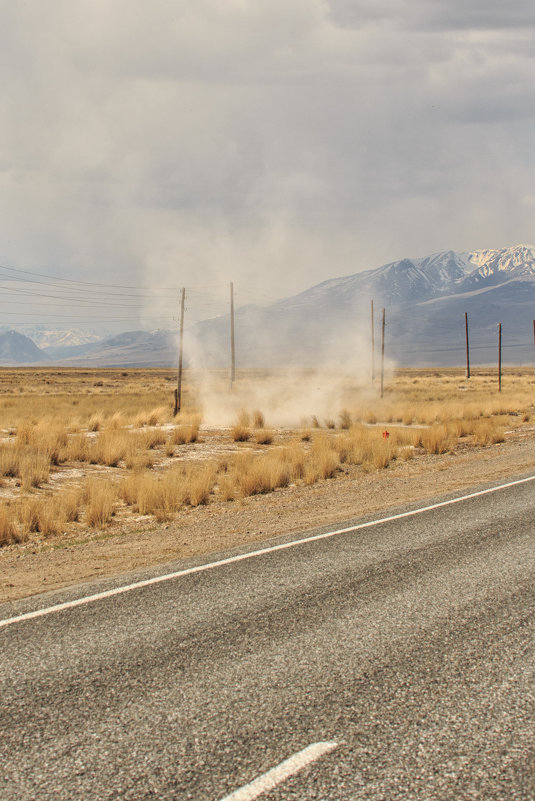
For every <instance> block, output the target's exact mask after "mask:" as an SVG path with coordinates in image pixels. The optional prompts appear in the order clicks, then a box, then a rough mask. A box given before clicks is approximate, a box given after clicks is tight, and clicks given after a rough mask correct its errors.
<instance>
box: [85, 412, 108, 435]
mask: <svg viewBox="0 0 535 801" xmlns="http://www.w3.org/2000/svg"><path fill="white" fill-rule="evenodd" d="M103 424H104V415H103V414H102V413H101V412H97V413H96V414H92V415H91V417H90V418H89V422H88V424H87V430H88V431H100V429H101V428H102V426H103Z"/></svg>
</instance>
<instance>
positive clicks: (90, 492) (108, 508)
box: [84, 478, 118, 528]
mask: <svg viewBox="0 0 535 801" xmlns="http://www.w3.org/2000/svg"><path fill="white" fill-rule="evenodd" d="M117 495H118V493H117V487H116V486H115V484H113V483H112V482H110V481H106V480H105V479H102V478H90V479H88V480H87V482H86V484H85V487H84V500H85V521H86V523H87V525H88V526H91V528H97V527H99V526H104V525H105V524H106V523H109V522H110V520H111V519H112V516H113V513H114V507H115V503H116V500H117Z"/></svg>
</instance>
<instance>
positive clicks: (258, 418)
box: [252, 409, 266, 428]
mask: <svg viewBox="0 0 535 801" xmlns="http://www.w3.org/2000/svg"><path fill="white" fill-rule="evenodd" d="M252 418H253V428H264V426H265V424H266V420H265V417H264V413H263V412H261V411H260V409H255V410H254V411H253V414H252Z"/></svg>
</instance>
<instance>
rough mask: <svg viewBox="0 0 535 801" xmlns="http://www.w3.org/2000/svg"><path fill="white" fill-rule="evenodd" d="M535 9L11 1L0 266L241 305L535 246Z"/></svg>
mask: <svg viewBox="0 0 535 801" xmlns="http://www.w3.org/2000/svg"><path fill="white" fill-rule="evenodd" d="M534 23H535V12H534V11H533V9H532V4H531V3H529V4H528V3H527V2H526V3H523V2H514V3H512V4H509V5H504V4H502V3H498V2H495V3H488V2H486V3H482V2H481V3H477V2H476V3H470V4H469V7H466V4H463V3H461V2H451V0H450V1H449V2H434V3H429V2H424V1H423V0H397V1H396V0H373V2H372V1H371V0H367V2H351V3H349V2H343V1H342V0H332V1H331V2H330V3H327V2H321V0H271V1H270V2H268V1H267V0H265V1H263V2H262V1H260V2H259V0H254V1H253V0H242V1H241V2H237V1H236V2H233V0H229V2H227V3H224V4H222V3H220V2H217V0H199V2H197V3H195V4H193V3H186V2H177V1H176V0H175V2H171V0H154V1H153V2H152V3H150V4H147V3H142V2H139V1H138V0H112V2H103V1H98V0H52V2H50V3H47V4H43V3H40V2H38V1H37V0H24V1H22V2H20V3H16V4H15V3H12V2H10V1H9V0H4V2H0V30H1V33H0V37H1V38H0V59H1V66H2V69H1V75H2V76H3V77H2V79H1V80H2V95H3V98H4V103H3V105H4V108H3V122H2V125H1V128H0V154H1V155H0V197H1V198H2V200H1V207H0V243H1V250H0V262H3V263H9V264H11V265H13V266H15V267H16V266H20V267H23V268H29V269H41V270H43V271H49V272H54V273H55V274H62V275H70V276H84V275H85V277H88V276H92V277H93V280H102V281H106V280H111V277H113V279H114V281H115V282H117V283H119V282H121V281H124V280H125V279H126V278H128V280H129V282H132V281H133V282H135V283H145V284H146V285H147V286H155V285H157V284H159V283H160V284H164V285H168V284H169V283H170V282H171V283H172V284H178V285H180V284H182V283H185V284H186V285H188V284H193V283H202V284H203V285H204V284H210V283H212V282H217V283H220V284H221V283H224V282H226V281H228V280H230V279H231V278H232V279H234V281H235V282H236V284H237V286H238V287H240V286H241V287H242V289H243V292H244V294H243V299H244V300H245V299H246V298H247V294H246V291H245V290H247V291H248V292H250V293H251V296H252V293H254V292H260V293H265V294H266V295H269V296H277V295H281V294H285V293H287V292H292V291H297V290H299V289H301V288H305V287H306V286H309V285H310V284H312V283H314V282H317V281H320V280H323V279H325V278H329V277H332V276H335V275H339V274H343V273H349V272H354V271H357V270H359V269H365V268H370V267H375V266H378V265H379V264H381V263H383V262H385V261H388V260H390V259H394V258H398V257H402V256H404V255H413V256H414V255H422V254H425V253H428V252H431V251H434V250H439V249H442V248H454V249H459V250H462V249H471V248H475V247H487V246H488V247H499V246H505V245H508V244H515V243H517V242H520V241H525V240H530V239H533V236H532V233H531V231H532V225H533V209H534V193H533V190H532V185H533V155H532V150H533V148H532V141H533V124H534V119H533V117H534V114H535V103H534V102H533V99H534V98H533V86H534V85H535V80H534V79H535V61H534V59H533V56H532V53H533V28H534ZM150 313H151V314H153V313H154V309H153V308H152V307H151V309H150ZM162 314H163V312H162ZM164 322H165V321H164V320H162V324H163V323H164Z"/></svg>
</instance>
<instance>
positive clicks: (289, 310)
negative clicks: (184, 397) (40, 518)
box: [191, 245, 535, 366]
mask: <svg viewBox="0 0 535 801" xmlns="http://www.w3.org/2000/svg"><path fill="white" fill-rule="evenodd" d="M370 300H374V301H375V307H376V310H377V312H376V320H377V319H378V316H379V311H380V308H381V307H385V308H386V310H387V343H388V345H387V353H390V355H391V357H392V358H393V359H394V360H395V361H396V362H397V363H402V364H407V365H410V364H422V363H427V364H437V365H439V364H447V363H450V364H461V363H462V360H463V348H464V328H463V326H464V312H465V311H466V312H467V313H469V315H470V325H471V336H472V343H473V346H474V349H479V354H478V355H479V357H480V360H482V361H487V362H488V361H489V360H492V359H494V357H495V350H496V345H495V331H496V330H497V324H498V322H502V323H503V331H504V349H505V350H504V354H505V358H506V359H507V358H508V357H510V358H511V359H512V360H514V361H515V362H516V363H520V361H522V359H524V360H529V361H528V363H531V360H532V359H533V338H532V319H533V318H534V317H535V248H533V247H531V246H528V245H519V246H518V247H512V248H504V249H502V250H475V251H471V252H467V253H457V252H455V251H452V250H448V251H444V252H440V253H434V254H432V255H430V256H426V257H422V258H404V259H400V260H399V261H395V262H391V263H389V264H385V265H384V266H383V267H379V268H377V269H375V270H367V271H366V272H361V273H356V274H355V275H348V276H344V277H342V278H335V279H331V280H329V281H324V282H323V283H321V284H318V285H316V286H314V287H311V288H310V289H308V290H306V291H304V292H301V293H299V294H298V295H295V296H293V297H289V298H285V299H284V300H280V301H278V302H276V303H274V304H272V305H271V306H269V307H264V308H261V307H255V306H249V307H246V308H243V309H239V310H238V312H237V314H236V342H237V346H236V347H237V353H238V359H239V360H240V359H241V363H242V364H250V365H258V366H269V365H277V364H305V365H310V364H331V365H333V366H334V365H335V364H336V363H338V364H345V363H347V361H348V360H351V359H353V360H355V359H357V358H359V357H358V353H360V352H361V351H362V352H363V353H364V351H365V350H366V347H368V346H367V345H366V344H365V343H366V338H367V337H368V336H369V321H370ZM192 335H193V340H194V341H192V343H191V346H192V348H193V349H194V351H195V352H200V353H201V354H202V360H203V363H204V364H216V363H217V364H224V363H225V359H228V356H227V351H228V342H227V340H228V318H223V317H222V318H219V319H217V320H207V321H205V322H203V323H199V324H198V325H197V326H196V327H195V329H194V331H193V332H192ZM507 349H509V350H507Z"/></svg>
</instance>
